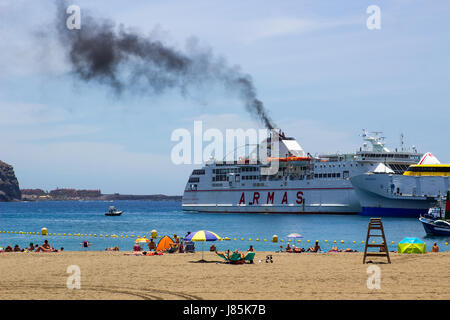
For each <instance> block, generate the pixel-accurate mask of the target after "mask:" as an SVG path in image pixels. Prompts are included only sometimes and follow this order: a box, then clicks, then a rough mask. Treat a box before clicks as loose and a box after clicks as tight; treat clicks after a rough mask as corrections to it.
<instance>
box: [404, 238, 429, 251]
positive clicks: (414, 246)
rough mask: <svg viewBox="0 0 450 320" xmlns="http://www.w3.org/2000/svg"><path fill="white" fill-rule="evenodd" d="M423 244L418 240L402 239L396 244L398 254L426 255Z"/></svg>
mask: <svg viewBox="0 0 450 320" xmlns="http://www.w3.org/2000/svg"><path fill="white" fill-rule="evenodd" d="M426 252H427V249H426V245H425V242H423V241H422V240H420V239H418V238H404V239H403V240H402V241H400V242H399V243H398V253H426Z"/></svg>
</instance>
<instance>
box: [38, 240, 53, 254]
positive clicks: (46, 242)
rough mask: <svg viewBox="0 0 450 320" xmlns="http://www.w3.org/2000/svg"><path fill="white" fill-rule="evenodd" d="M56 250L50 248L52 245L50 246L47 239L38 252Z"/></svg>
mask: <svg viewBox="0 0 450 320" xmlns="http://www.w3.org/2000/svg"><path fill="white" fill-rule="evenodd" d="M54 250H55V249H54V248H52V247H50V245H49V244H48V240H47V239H46V240H44V243H43V244H42V246H40V247H38V248H37V249H36V252H40V251H42V252H55V251H54Z"/></svg>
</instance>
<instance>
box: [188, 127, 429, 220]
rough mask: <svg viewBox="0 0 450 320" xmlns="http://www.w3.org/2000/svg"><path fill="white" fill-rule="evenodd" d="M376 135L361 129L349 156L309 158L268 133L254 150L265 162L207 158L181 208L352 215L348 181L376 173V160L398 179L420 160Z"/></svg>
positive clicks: (292, 142)
mask: <svg viewBox="0 0 450 320" xmlns="http://www.w3.org/2000/svg"><path fill="white" fill-rule="evenodd" d="M380 134H381V132H376V133H374V134H369V133H368V132H367V131H365V130H363V134H362V137H363V139H364V141H365V142H364V144H363V146H362V147H360V148H359V151H356V152H353V153H333V154H322V155H318V156H311V155H310V154H309V153H306V152H305V151H304V150H303V149H302V147H301V146H300V144H299V143H298V142H297V140H296V139H295V138H293V137H286V136H285V135H284V133H282V132H281V131H272V133H271V134H270V136H269V137H268V138H267V139H265V140H264V141H263V142H262V143H260V144H259V146H258V147H257V148H264V149H267V150H268V153H267V155H268V159H266V160H267V161H265V162H263V161H259V160H258V161H256V162H254V163H252V162H251V161H249V158H245V159H240V160H234V161H227V162H225V161H217V160H211V161H208V162H207V163H206V164H205V166H204V167H203V168H201V169H196V170H193V172H192V174H191V175H190V177H189V180H188V182H187V184H186V187H185V190H184V194H183V199H182V208H183V210H185V211H199V212H230V213H294V214H304V213H305V214H309V213H311V214H316V213H323V214H325V213H326V214H358V213H359V212H360V211H361V206H360V202H359V200H358V197H357V195H356V193H355V191H354V187H353V185H352V183H351V181H350V178H351V177H353V176H356V175H361V174H363V173H365V172H367V171H370V170H381V169H382V168H380V163H381V162H382V163H383V164H384V166H386V167H389V168H390V170H392V171H393V172H395V173H396V174H399V175H400V174H403V172H404V171H405V170H406V169H407V168H408V167H409V166H410V165H412V164H416V163H417V162H418V161H419V159H420V157H421V154H420V153H418V152H417V150H415V148H413V150H405V149H403V148H402V150H400V151H398V150H395V151H391V150H389V149H388V148H386V146H385V142H384V137H381V136H380ZM274 142H277V144H278V145H279V152H278V155H283V156H284V157H278V158H272V157H271V156H272V154H271V150H274V149H273V143H274ZM369 144H370V145H369ZM258 154H260V153H258ZM271 161H278V164H279V170H278V171H277V172H276V173H275V174H270V172H268V171H270V170H268V166H269V165H270V162H271Z"/></svg>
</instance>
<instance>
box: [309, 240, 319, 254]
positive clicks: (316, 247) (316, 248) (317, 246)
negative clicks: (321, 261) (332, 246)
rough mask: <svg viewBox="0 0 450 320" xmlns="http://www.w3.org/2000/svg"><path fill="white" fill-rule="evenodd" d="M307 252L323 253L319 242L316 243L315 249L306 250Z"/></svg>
mask: <svg viewBox="0 0 450 320" xmlns="http://www.w3.org/2000/svg"><path fill="white" fill-rule="evenodd" d="M306 251H307V252H319V251H322V249H321V248H320V246H319V241H316V245H315V246H314V248H312V247H311V248H309V249H308V250H306Z"/></svg>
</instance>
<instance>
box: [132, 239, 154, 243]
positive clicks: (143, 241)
mask: <svg viewBox="0 0 450 320" xmlns="http://www.w3.org/2000/svg"><path fill="white" fill-rule="evenodd" d="M149 242H150V240H149V239H147V238H137V239H136V241H134V243H149Z"/></svg>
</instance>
